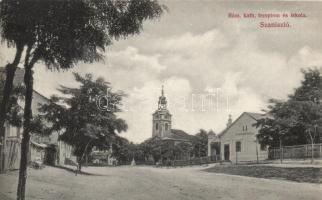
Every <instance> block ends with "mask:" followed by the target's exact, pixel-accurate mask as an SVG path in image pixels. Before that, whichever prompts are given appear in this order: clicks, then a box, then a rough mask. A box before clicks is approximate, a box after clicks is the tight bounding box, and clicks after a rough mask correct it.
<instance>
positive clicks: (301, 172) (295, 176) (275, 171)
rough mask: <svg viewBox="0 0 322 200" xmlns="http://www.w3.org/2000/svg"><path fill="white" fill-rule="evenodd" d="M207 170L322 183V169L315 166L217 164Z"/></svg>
mask: <svg viewBox="0 0 322 200" xmlns="http://www.w3.org/2000/svg"><path fill="white" fill-rule="evenodd" d="M205 171H207V172H213V173H223V174H232V175H240V176H250V177H257V178H267V179H284V180H289V181H296V182H308V183H322V169H321V168H313V167H297V168H289V167H288V168H283V167H272V166H254V165H251V166H247V165H225V166H223V165H216V166H214V167H212V168H208V169H206V170H205Z"/></svg>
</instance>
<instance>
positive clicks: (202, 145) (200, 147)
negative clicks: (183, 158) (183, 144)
mask: <svg viewBox="0 0 322 200" xmlns="http://www.w3.org/2000/svg"><path fill="white" fill-rule="evenodd" d="M192 145H193V154H194V156H195V157H203V156H207V152H208V133H207V131H205V130H203V129H200V130H199V132H198V133H197V134H196V135H195V137H194V140H193V144H192Z"/></svg>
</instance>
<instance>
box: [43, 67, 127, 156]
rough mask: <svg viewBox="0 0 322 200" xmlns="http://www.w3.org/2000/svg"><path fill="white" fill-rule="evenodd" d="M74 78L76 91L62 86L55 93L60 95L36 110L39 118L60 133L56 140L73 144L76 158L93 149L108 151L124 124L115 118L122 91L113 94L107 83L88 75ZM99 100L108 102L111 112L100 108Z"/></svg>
mask: <svg viewBox="0 0 322 200" xmlns="http://www.w3.org/2000/svg"><path fill="white" fill-rule="evenodd" d="M74 76H75V79H76V81H77V82H78V83H79V84H80V86H79V88H69V87H64V86H61V87H60V88H59V89H58V90H59V91H60V92H61V93H62V96H59V97H58V96H52V97H51V98H50V103H49V104H44V105H41V107H40V109H39V110H40V112H42V113H43V115H42V118H43V119H44V120H46V121H48V122H50V124H51V126H50V127H49V129H50V130H51V131H58V132H60V137H59V139H60V140H62V141H64V142H66V143H68V144H70V145H72V146H73V149H74V153H75V155H76V156H78V157H79V158H81V157H82V156H83V155H84V154H87V153H89V152H90V151H91V149H92V147H93V146H97V147H98V148H105V149H106V148H109V144H110V142H111V141H114V140H115V138H116V137H117V134H119V133H120V132H122V131H125V130H126V129H127V124H126V122H125V121H124V120H123V119H121V118H118V117H117V115H116V113H117V112H120V111H121V106H122V98H123V97H124V93H123V92H113V91H112V90H111V89H112V88H111V85H110V84H109V83H108V82H106V81H104V79H102V78H98V79H93V77H92V75H91V74H86V75H85V76H81V75H79V74H77V73H75V74H74ZM107 91H109V92H108V93H107ZM106 95H107V96H106ZM105 96H106V97H105ZM98 98H108V99H109V100H110V99H111V101H106V105H107V106H109V107H110V108H111V109H110V110H102V109H100V107H99V106H98V104H97V102H98Z"/></svg>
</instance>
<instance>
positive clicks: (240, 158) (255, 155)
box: [208, 112, 268, 163]
mask: <svg viewBox="0 0 322 200" xmlns="http://www.w3.org/2000/svg"><path fill="white" fill-rule="evenodd" d="M264 117H265V115H263V114H259V113H249V112H244V113H242V114H241V115H240V116H239V117H238V118H237V119H236V120H235V121H234V122H233V121H232V119H231V116H229V120H228V124H227V127H226V129H225V130H223V131H222V132H221V133H220V134H219V135H217V136H216V135H209V137H208V156H214V155H220V158H221V160H225V161H231V162H233V163H236V162H248V161H257V160H259V161H260V160H265V159H267V158H268V151H267V147H266V146H264V145H260V144H259V143H258V141H257V139H256V135H257V134H258V131H259V128H256V127H255V126H254V124H255V123H256V122H257V120H259V119H261V118H264Z"/></svg>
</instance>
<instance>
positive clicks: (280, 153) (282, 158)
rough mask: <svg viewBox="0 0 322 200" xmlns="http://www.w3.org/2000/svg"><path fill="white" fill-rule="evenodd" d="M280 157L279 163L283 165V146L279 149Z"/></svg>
mask: <svg viewBox="0 0 322 200" xmlns="http://www.w3.org/2000/svg"><path fill="white" fill-rule="evenodd" d="M280 154H281V155H280V156H281V163H283V158H284V150H283V146H282V148H281V152H280Z"/></svg>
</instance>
